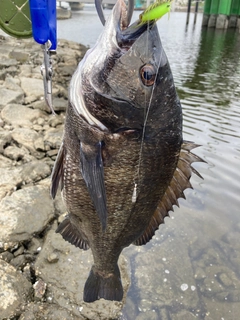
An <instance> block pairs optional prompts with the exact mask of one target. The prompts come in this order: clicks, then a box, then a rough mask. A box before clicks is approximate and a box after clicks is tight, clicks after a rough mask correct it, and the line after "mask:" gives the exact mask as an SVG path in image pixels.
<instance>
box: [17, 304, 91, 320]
mask: <svg viewBox="0 0 240 320" xmlns="http://www.w3.org/2000/svg"><path fill="white" fill-rule="evenodd" d="M19 320H86V318H83V317H81V316H74V315H73V314H72V312H69V311H68V310H66V309H64V308H61V307H59V306H58V305H56V304H49V303H37V304H35V303H30V304H29V305H28V306H27V307H26V310H25V311H24V312H23V313H22V315H21V316H20V318H19ZM96 320H97V318H96Z"/></svg>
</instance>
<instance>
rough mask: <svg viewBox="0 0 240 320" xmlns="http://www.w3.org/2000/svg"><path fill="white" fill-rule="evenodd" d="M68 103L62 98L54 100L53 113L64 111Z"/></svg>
mask: <svg viewBox="0 0 240 320" xmlns="http://www.w3.org/2000/svg"><path fill="white" fill-rule="evenodd" d="M67 104H68V101H67V100H65V99H63V98H54V99H53V106H54V110H55V111H66V108H67Z"/></svg>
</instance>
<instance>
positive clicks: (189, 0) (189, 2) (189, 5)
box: [186, 0, 192, 24]
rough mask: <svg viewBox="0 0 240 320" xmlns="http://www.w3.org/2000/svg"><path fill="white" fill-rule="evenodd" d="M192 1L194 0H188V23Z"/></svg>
mask: <svg viewBox="0 0 240 320" xmlns="http://www.w3.org/2000/svg"><path fill="white" fill-rule="evenodd" d="M191 1H192V0H188V11H187V22H186V24H188V23H189V15H190V11H191Z"/></svg>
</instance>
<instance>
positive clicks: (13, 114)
mask: <svg viewBox="0 0 240 320" xmlns="http://www.w3.org/2000/svg"><path fill="white" fill-rule="evenodd" d="M1 116H2V119H3V120H4V121H5V122H6V123H10V124H12V125H13V126H14V127H15V126H20V127H30V128H31V126H32V122H33V121H34V120H36V119H38V118H40V117H43V116H44V114H43V112H41V111H40V110H38V109H30V108H28V107H26V106H23V105H20V104H9V105H7V106H6V107H4V108H3V110H2V112H1Z"/></svg>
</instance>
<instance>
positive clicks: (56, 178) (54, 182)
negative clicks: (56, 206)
mask: <svg viewBox="0 0 240 320" xmlns="http://www.w3.org/2000/svg"><path fill="white" fill-rule="evenodd" d="M63 161H64V147H63V144H62V145H61V147H60V149H59V151H58V155H57V159H56V161H55V164H54V167H53V171H52V176H51V187H50V194H51V196H52V198H53V199H54V198H55V196H56V193H57V189H58V186H59V184H60V188H61V190H62V189H63Z"/></svg>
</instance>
